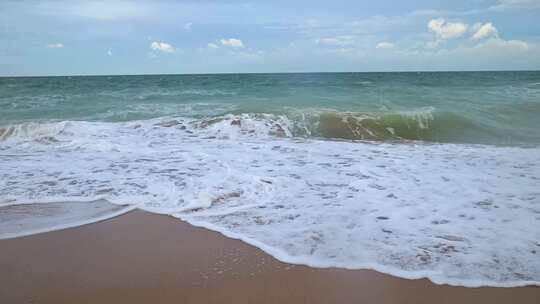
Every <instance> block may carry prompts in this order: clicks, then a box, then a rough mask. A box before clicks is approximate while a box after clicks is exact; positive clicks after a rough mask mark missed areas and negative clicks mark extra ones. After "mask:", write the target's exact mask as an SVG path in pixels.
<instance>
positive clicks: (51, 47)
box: [47, 43, 64, 49]
mask: <svg viewBox="0 0 540 304" xmlns="http://www.w3.org/2000/svg"><path fill="white" fill-rule="evenodd" d="M47 47H48V48H50V49H61V48H63V47H64V45H63V44H62V43H51V44H47Z"/></svg>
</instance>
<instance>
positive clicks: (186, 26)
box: [184, 22, 193, 32]
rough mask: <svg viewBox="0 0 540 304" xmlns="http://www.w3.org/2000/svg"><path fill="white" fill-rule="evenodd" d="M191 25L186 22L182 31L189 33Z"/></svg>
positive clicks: (191, 23)
mask: <svg viewBox="0 0 540 304" xmlns="http://www.w3.org/2000/svg"><path fill="white" fill-rule="evenodd" d="M192 25H193V22H188V23H186V24H184V30H186V31H188V32H189V31H191V26H192Z"/></svg>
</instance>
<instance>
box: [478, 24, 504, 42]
mask: <svg viewBox="0 0 540 304" xmlns="http://www.w3.org/2000/svg"><path fill="white" fill-rule="evenodd" d="M473 31H474V34H473V36H472V39H474V40H480V39H484V38H489V37H497V36H498V32H497V29H496V28H495V27H494V26H493V24H492V23H491V22H488V23H486V24H481V23H477V24H475V25H474V26H473Z"/></svg>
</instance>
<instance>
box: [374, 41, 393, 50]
mask: <svg viewBox="0 0 540 304" xmlns="http://www.w3.org/2000/svg"><path fill="white" fill-rule="evenodd" d="M376 48H377V49H392V48H394V44H393V43H391V42H380V43H377V46H376Z"/></svg>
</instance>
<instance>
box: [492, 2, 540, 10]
mask: <svg viewBox="0 0 540 304" xmlns="http://www.w3.org/2000/svg"><path fill="white" fill-rule="evenodd" d="M526 8H540V0H499V1H497V4H496V5H494V6H492V7H490V9H494V10H510V9H526Z"/></svg>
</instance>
